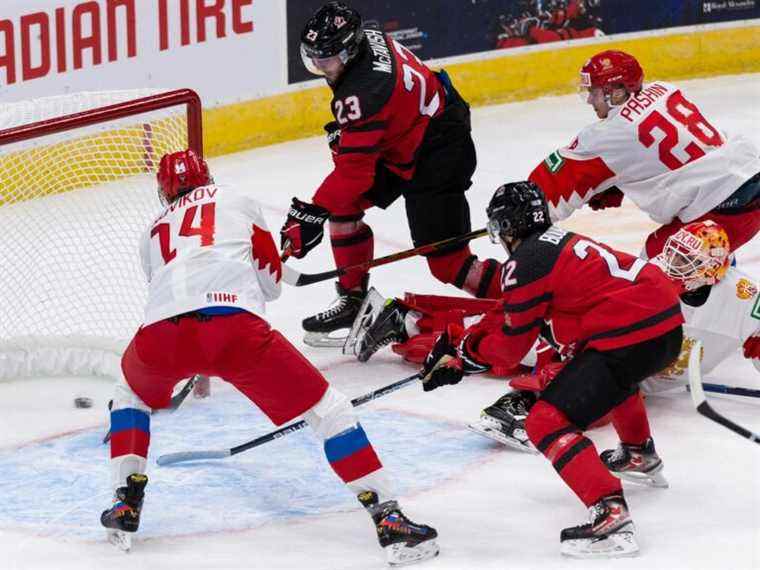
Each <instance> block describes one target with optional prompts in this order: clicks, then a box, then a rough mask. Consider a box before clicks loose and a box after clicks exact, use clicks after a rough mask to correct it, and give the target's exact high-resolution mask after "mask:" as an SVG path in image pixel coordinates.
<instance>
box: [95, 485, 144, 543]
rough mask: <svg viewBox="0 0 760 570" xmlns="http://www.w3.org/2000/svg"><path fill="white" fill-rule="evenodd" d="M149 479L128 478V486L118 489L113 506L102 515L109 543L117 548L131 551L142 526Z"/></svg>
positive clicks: (101, 519) (102, 522)
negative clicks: (143, 507)
mask: <svg viewBox="0 0 760 570" xmlns="http://www.w3.org/2000/svg"><path fill="white" fill-rule="evenodd" d="M147 484H148V477H147V476H146V475H142V474H140V473H133V474H132V475H130V476H129V477H127V486H126V487H119V488H118V489H116V496H115V497H114V500H113V506H112V507H111V508H110V509H108V510H106V511H103V514H101V515H100V522H101V524H102V525H103V526H104V527H106V528H107V529H109V530H108V541H109V542H110V543H111V544H113V545H114V546H116V547H117V548H119V549H121V550H124V551H129V549H130V548H131V547H132V537H131V534H129V533H134V532H137V529H138V527H139V526H140V512H141V511H142V504H143V497H144V496H145V485H147Z"/></svg>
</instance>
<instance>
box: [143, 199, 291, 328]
mask: <svg viewBox="0 0 760 570" xmlns="http://www.w3.org/2000/svg"><path fill="white" fill-rule="evenodd" d="M140 257H141V260H142V264H143V270H144V271H145V275H146V276H147V278H148V283H149V285H148V302H147V306H146V309H145V324H146V325H149V324H151V323H155V322H157V321H160V320H163V319H166V318H169V317H173V316H175V315H179V314H182V313H186V312H189V311H195V310H199V309H207V308H209V307H234V308H239V309H243V310H246V311H249V312H251V313H254V314H259V315H263V314H264V305H265V303H266V302H267V301H272V300H274V299H276V298H277V297H279V295H280V278H281V273H282V269H281V264H280V258H279V253H278V252H277V248H276V246H275V245H274V241H273V240H272V236H271V234H270V233H269V231H268V230H267V226H266V222H265V221H264V217H263V215H262V213H261V208H260V207H259V205H258V203H257V202H256V201H255V200H254V199H253V198H251V197H250V196H248V195H246V194H245V193H244V192H241V191H239V190H237V189H236V188H234V187H232V186H224V185H216V184H209V185H208V186H202V187H199V188H195V189H194V190H192V191H190V192H188V193H187V194H185V195H183V196H181V197H179V198H177V199H176V200H175V201H174V202H173V203H172V204H170V205H169V206H167V207H166V208H165V209H164V211H163V212H161V214H160V215H159V216H158V217H157V218H156V220H155V221H154V222H153V223H152V224H151V226H150V227H149V228H148V230H147V231H146V232H145V234H144V235H143V237H142V241H141V244H140Z"/></svg>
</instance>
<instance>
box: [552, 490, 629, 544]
mask: <svg viewBox="0 0 760 570" xmlns="http://www.w3.org/2000/svg"><path fill="white" fill-rule="evenodd" d="M589 520H590V521H591V522H589V523H587V524H584V525H580V526H574V527H571V528H566V529H563V530H562V533H561V534H560V552H561V553H562V554H563V555H564V556H569V557H571V558H619V557H623V556H636V555H637V554H638V552H639V545H638V544H637V543H636V537H635V535H634V534H635V530H636V529H635V528H634V526H633V521H632V520H631V514H630V513H629V511H628V505H626V503H625V499H624V498H623V497H622V495H609V496H607V497H604V498H603V499H602V500H600V501H599V502H598V503H596V504H594V505H592V506H591V507H590V508H589Z"/></svg>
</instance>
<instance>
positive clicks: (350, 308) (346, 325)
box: [301, 282, 367, 347]
mask: <svg viewBox="0 0 760 570" xmlns="http://www.w3.org/2000/svg"><path fill="white" fill-rule="evenodd" d="M335 287H336V289H337V290H338V297H337V299H335V301H333V303H332V305H330V308H329V309H327V310H326V311H322V312H321V313H317V314H316V315H314V316H313V317H309V318H308V319H304V320H303V322H302V323H301V325H302V326H303V330H304V331H306V335H305V336H304V339H303V341H304V342H305V343H306V344H308V345H309V346H316V347H340V346H343V344H344V343H345V342H346V335H347V333H346V334H344V335H342V336H341V335H337V336H332V333H336V332H338V331H341V330H343V329H350V328H351V325H353V323H354V320H355V319H356V316H357V315H358V314H359V308H360V307H361V306H362V301H364V296H365V295H366V294H367V287H366V282H365V285H364V286H363V287H362V288H361V290H359V291H346V290H345V289H344V288H343V287H341V285H340V283H336V284H335Z"/></svg>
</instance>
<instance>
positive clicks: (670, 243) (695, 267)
mask: <svg viewBox="0 0 760 570" xmlns="http://www.w3.org/2000/svg"><path fill="white" fill-rule="evenodd" d="M703 248H704V245H703V241H702V239H700V238H699V237H697V236H695V235H693V234H691V233H689V232H687V231H684V230H680V231H678V232H677V233H675V234H674V235H672V236H670V237H669V238H668V240H667V241H666V242H665V247H664V248H663V250H662V268H663V270H664V271H665V273H666V274H667V275H668V277H670V278H671V279H674V280H677V281H682V282H683V283H684V285H685V286H686V289H687V290H691V289H696V288H698V287H701V286H702V285H711V284H714V283H715V279H714V277H715V272H716V270H717V269H718V268H719V264H718V263H717V260H715V259H714V258H712V257H711V256H710V255H709V254H708V253H706V252H705V251H704V249H703Z"/></svg>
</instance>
